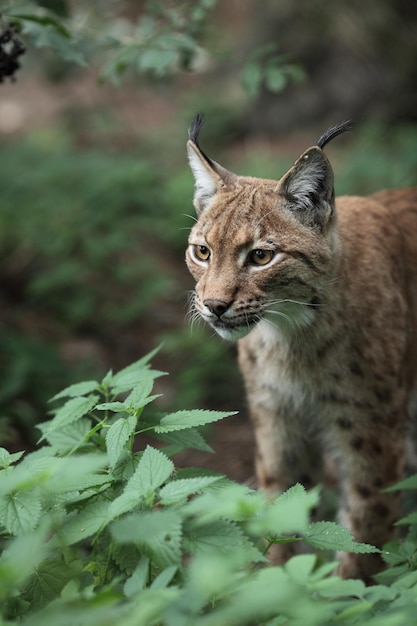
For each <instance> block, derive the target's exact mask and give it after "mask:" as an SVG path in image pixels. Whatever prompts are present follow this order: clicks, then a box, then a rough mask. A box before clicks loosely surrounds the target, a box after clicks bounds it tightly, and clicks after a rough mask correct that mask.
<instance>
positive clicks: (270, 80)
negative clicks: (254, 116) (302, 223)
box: [242, 43, 306, 97]
mask: <svg viewBox="0 0 417 626" xmlns="http://www.w3.org/2000/svg"><path fill="white" fill-rule="evenodd" d="M305 79H306V76H305V72H304V70H303V68H302V67H301V66H300V65H299V64H297V63H292V62H290V61H289V60H288V58H287V57H286V56H285V55H282V54H278V52H277V46H276V44H275V43H269V44H266V45H265V46H262V47H261V48H258V49H257V50H255V52H253V53H252V55H251V56H250V58H249V60H248V61H247V63H246V65H245V66H244V68H243V71H242V85H243V87H244V88H245V89H246V91H247V92H248V93H249V94H250V95H251V96H253V97H255V96H258V95H259V92H260V90H261V88H262V87H264V88H266V89H267V90H269V91H271V92H272V93H279V92H280V91H282V90H283V89H284V88H285V87H286V86H287V84H288V83H289V82H294V83H302V82H303V81H304V80H305Z"/></svg>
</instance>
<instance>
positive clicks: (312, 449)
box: [186, 118, 417, 581]
mask: <svg viewBox="0 0 417 626" xmlns="http://www.w3.org/2000/svg"><path fill="white" fill-rule="evenodd" d="M201 122H202V120H201V118H198V119H197V120H196V122H195V124H194V125H193V127H192V130H191V132H190V140H189V142H188V155H189V160H190V165H191V169H192V171H193V173H194V176H195V180H196V190H195V197H194V205H195V208H196V211H197V215H198V220H197V222H196V224H195V226H194V227H193V228H192V231H191V234H190V238H189V246H188V249H187V254H186V261H187V265H188V267H189V269H190V271H191V273H192V274H193V276H194V278H195V279H196V288H195V295H194V299H193V310H194V311H195V312H196V314H198V315H199V316H201V317H202V318H203V319H204V320H205V321H206V322H207V323H208V324H210V325H211V326H212V327H213V328H214V329H215V330H216V332H217V333H218V334H219V335H220V336H222V337H223V338H225V339H229V340H238V354H239V365H240V369H241V371H242V374H243V377H244V380H245V385H246V391H247V398H248V404H249V408H250V414H251V418H252V422H253V425H254V434H255V439H256V446H257V453H256V469H257V477H258V482H259V486H260V487H261V488H262V489H266V490H268V491H270V492H273V493H279V492H281V491H282V490H284V489H286V488H287V487H289V486H290V485H292V484H294V483H295V482H297V481H299V482H302V483H304V484H305V485H306V486H311V485H312V484H314V483H316V482H318V481H320V480H321V478H322V470H323V461H322V459H323V454H324V453H326V454H331V455H332V456H333V457H334V459H336V462H337V464H338V468H339V475H340V494H341V497H340V503H341V504H340V512H339V517H340V520H341V522H342V523H344V524H345V525H346V526H347V527H348V528H349V529H350V530H351V531H352V532H353V533H354V535H355V537H356V538H357V539H358V540H359V541H363V542H368V543H371V544H374V545H376V546H378V547H382V546H383V544H384V543H385V542H386V541H387V540H389V539H390V538H391V536H392V532H393V524H394V522H395V520H396V519H397V516H398V496H397V495H393V494H388V493H383V491H382V489H384V488H386V487H388V486H390V485H392V484H393V483H395V482H396V481H398V480H399V479H400V478H401V477H402V476H403V473H404V466H405V457H406V441H405V433H406V421H407V418H408V417H409V414H410V413H411V412H412V411H413V410H414V409H415V407H416V406H417V402H416V391H417V359H416V354H417V351H416V349H415V346H416V343H417V189H404V190H397V191H383V192H380V193H377V194H374V195H372V196H368V197H353V196H345V197H340V198H338V199H337V200H336V201H335V197H334V188H333V172H332V168H331V165H330V163H329V161H328V159H327V157H326V155H325V154H324V152H323V150H322V148H323V147H324V145H325V144H326V143H327V142H328V141H330V139H332V138H333V137H335V136H337V135H338V134H340V132H344V131H345V130H348V129H349V127H350V126H349V125H348V124H343V125H341V126H339V127H335V128H334V129H330V131H328V132H327V133H325V134H324V135H323V136H322V137H321V138H320V140H319V141H318V144H317V145H316V146H313V147H311V148H309V149H308V150H307V151H306V152H305V153H304V154H303V155H301V157H300V158H299V159H298V160H297V161H296V163H295V164H294V166H293V167H292V168H291V169H290V170H289V171H288V172H287V173H286V174H284V176H283V177H282V178H281V179H279V180H268V179H259V178H251V177H245V176H237V175H236V174H233V173H231V172H229V171H228V170H226V169H224V168H223V167H222V166H220V165H219V164H218V163H216V162H215V161H212V160H211V159H210V158H208V157H207V156H206V155H204V154H203V153H202V152H201V149H200V147H199V144H198V133H199V130H200V128H201ZM287 556H288V547H286V548H285V549H282V550H281V554H278V555H276V558H277V559H278V560H283V559H284V558H286V557H287ZM381 567H382V561H381V559H380V557H379V556H375V555H371V556H370V555H353V554H344V555H342V557H341V562H340V568H339V569H340V573H341V575H343V576H345V577H350V576H360V577H362V578H363V579H364V580H367V581H368V580H370V579H371V577H372V575H373V574H374V573H375V572H377V571H378V570H379V569H380V568H381Z"/></svg>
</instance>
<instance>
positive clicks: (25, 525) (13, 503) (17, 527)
mask: <svg viewBox="0 0 417 626" xmlns="http://www.w3.org/2000/svg"><path fill="white" fill-rule="evenodd" d="M41 510H42V506H41V499H40V495H39V493H38V492H37V491H22V492H17V493H9V494H7V495H6V496H3V497H2V498H0V522H1V523H2V524H3V526H4V527H5V528H6V530H7V531H8V532H9V533H10V534H12V535H18V534H21V533H25V532H28V531H30V530H33V529H34V528H36V525H37V523H38V521H39V518H40V515H41Z"/></svg>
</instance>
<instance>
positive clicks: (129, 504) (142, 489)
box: [109, 446, 174, 519]
mask: <svg viewBox="0 0 417 626" xmlns="http://www.w3.org/2000/svg"><path fill="white" fill-rule="evenodd" d="M173 471H174V464H173V462H172V461H171V460H170V459H169V458H168V457H167V456H166V455H165V454H164V453H163V452H161V451H160V450H156V449H155V448H152V446H147V447H146V449H145V451H144V453H143V454H142V456H141V459H140V461H139V463H138V466H137V468H136V470H135V472H134V473H133V475H132V476H131V478H130V479H129V480H128V482H127V485H126V487H125V489H124V491H123V493H122V494H121V495H120V496H119V497H118V498H116V499H115V500H113V502H112V503H111V504H110V508H109V518H110V519H114V518H115V517H117V516H119V515H121V514H122V513H126V512H127V511H130V510H132V509H133V508H134V507H135V506H137V505H138V504H139V502H140V501H141V499H142V498H144V497H146V496H148V497H151V498H153V496H154V493H155V490H156V489H157V488H158V487H160V486H161V485H162V484H163V483H164V482H165V481H166V480H168V478H169V477H170V476H171V474H172V472H173Z"/></svg>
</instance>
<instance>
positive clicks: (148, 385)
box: [124, 370, 163, 409]
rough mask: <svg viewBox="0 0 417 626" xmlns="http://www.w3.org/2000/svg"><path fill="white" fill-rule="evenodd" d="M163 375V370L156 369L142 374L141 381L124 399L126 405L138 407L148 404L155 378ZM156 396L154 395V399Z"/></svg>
mask: <svg viewBox="0 0 417 626" xmlns="http://www.w3.org/2000/svg"><path fill="white" fill-rule="evenodd" d="M162 375H163V374H162V372H157V371H155V370H146V372H145V373H144V374H143V376H141V379H140V380H139V382H137V383H136V384H135V386H134V388H133V390H132V391H131V393H130V394H129V395H128V396H127V398H126V400H125V401H124V404H125V406H126V407H133V408H135V409H138V408H141V407H143V406H145V405H146V404H148V403H149V395H150V393H151V391H152V388H153V384H154V380H155V378H158V377H159V376H162ZM154 398H155V396H153V397H152V399H154Z"/></svg>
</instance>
